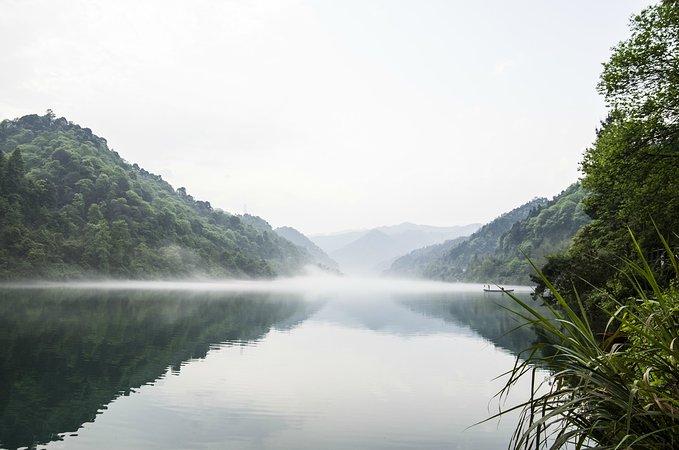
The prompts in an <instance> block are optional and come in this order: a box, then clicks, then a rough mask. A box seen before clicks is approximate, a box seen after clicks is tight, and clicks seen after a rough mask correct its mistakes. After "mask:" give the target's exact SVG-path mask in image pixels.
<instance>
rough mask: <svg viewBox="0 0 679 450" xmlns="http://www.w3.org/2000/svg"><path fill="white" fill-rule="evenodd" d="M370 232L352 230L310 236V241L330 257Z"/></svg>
mask: <svg viewBox="0 0 679 450" xmlns="http://www.w3.org/2000/svg"><path fill="white" fill-rule="evenodd" d="M368 231H369V230H352V231H340V232H338V233H330V234H312V235H309V239H311V240H312V241H313V243H314V244H316V245H318V246H319V247H320V248H322V249H323V251H324V252H326V253H327V254H328V255H329V254H331V253H332V252H334V251H335V250H339V249H341V248H342V247H344V246H345V245H348V244H351V243H352V242H354V241H355V240H356V239H359V238H360V237H361V236H364V235H365V234H366V233H367V232H368Z"/></svg>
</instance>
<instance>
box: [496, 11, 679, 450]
mask: <svg viewBox="0 0 679 450" xmlns="http://www.w3.org/2000/svg"><path fill="white" fill-rule="evenodd" d="M599 91H600V92H601V94H603V96H604V97H605V99H606V102H607V104H608V106H609V113H608V117H607V118H606V120H604V121H603V123H602V124H601V126H600V128H599V130H598V132H597V136H596V140H595V142H594V144H593V145H592V147H591V148H589V149H587V151H586V152H585V155H584V158H583V161H582V172H583V178H582V185H583V187H584V188H585V189H586V191H587V192H588V195H587V196H586V197H585V198H584V200H583V206H584V211H585V212H586V213H587V214H588V215H589V217H591V219H592V220H591V221H590V222H589V223H588V224H586V225H584V226H583V227H582V228H581V229H580V230H579V231H578V232H577V233H576V235H575V237H574V239H573V243H572V245H571V246H570V247H569V248H568V249H567V250H566V251H565V252H563V253H561V254H559V255H554V256H550V257H548V258H547V263H546V265H545V266H544V269H543V272H544V276H543V277H541V278H540V279H539V285H538V290H542V289H544V288H545V287H547V288H548V289H549V291H550V293H551V295H550V296H549V297H550V298H551V299H552V302H551V303H552V304H555V305H556V307H555V308H554V309H553V311H552V312H553V315H550V316H546V315H544V314H541V313H539V312H537V311H536V310H535V309H533V308H531V307H530V306H529V305H526V304H524V303H522V302H521V300H520V299H515V300H516V302H517V303H518V304H520V305H522V306H523V307H524V309H523V311H522V314H523V317H526V318H527V319H529V321H530V323H532V324H533V325H535V326H537V327H538V328H539V329H540V331H541V334H542V335H543V336H545V343H544V344H541V345H539V346H534V347H533V348H532V349H527V350H526V352H525V354H527V355H529V357H528V358H527V360H526V361H525V362H519V363H517V365H516V366H515V367H514V369H513V370H512V371H511V372H510V373H509V377H508V381H507V385H506V387H505V389H504V390H503V393H502V394H505V393H506V391H507V390H508V389H511V388H512V387H513V386H514V385H515V383H516V382H517V380H520V379H521V378H523V377H524V376H527V377H530V378H531V381H529V380H523V381H525V382H531V386H532V392H531V393H530V396H529V398H528V399H526V401H525V403H523V404H521V405H519V406H520V407H522V411H521V413H520V414H519V423H518V426H517V429H516V433H515V434H514V436H513V440H512V443H511V445H510V447H511V448H515V449H524V448H600V449H621V448H630V449H631V448H635V449H636V448H639V449H675V448H678V447H679V421H678V419H679V364H677V343H679V258H678V257H677V255H678V254H679V2H677V1H676V0H665V1H662V2H659V3H657V4H654V5H651V6H649V7H648V8H646V9H645V10H643V11H642V12H641V13H640V14H638V15H637V16H636V17H634V19H633V20H632V22H631V36H630V37H629V38H628V39H627V40H625V41H623V42H621V43H620V44H618V45H617V46H616V47H615V48H614V49H613V54H612V56H611V58H610V59H609V60H608V61H607V62H606V63H605V64H604V70H603V74H602V76H601V81H600V83H599ZM550 280H551V281H550ZM554 316H556V318H557V319H558V323H557V322H555V321H554V320H552V319H553V318H554ZM544 348H548V349H550V350H552V352H549V353H548V354H547V356H541V355H538V354H537V353H536V352H535V350H537V349H544ZM536 366H537V367H540V368H541V369H542V370H545V371H547V373H549V376H548V377H547V379H546V380H545V382H543V383H534V381H535V374H536V372H535V369H533V367H536Z"/></svg>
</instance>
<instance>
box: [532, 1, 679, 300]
mask: <svg viewBox="0 0 679 450" xmlns="http://www.w3.org/2000/svg"><path fill="white" fill-rule="evenodd" d="M599 90H600V92H601V93H602V94H603V95H604V97H605V99H606V102H607V104H608V105H609V107H610V113H609V116H608V118H607V119H606V121H605V122H604V123H603V124H602V126H601V129H600V130H598V132H597V138H596V141H595V142H594V145H593V146H592V147H591V148H589V149H588V150H587V151H586V153H585V156H584V159H583V161H582V172H583V174H584V177H583V180H582V184H583V186H584V187H585V188H586V189H587V190H588V191H589V192H590V196H589V197H588V198H587V199H586V200H585V210H586V212H587V213H588V214H589V215H590V216H591V217H592V219H593V220H592V222H591V223H590V224H589V225H587V226H585V227H584V228H583V229H582V230H581V232H580V233H579V234H578V235H577V236H576V238H575V241H574V243H573V246H572V247H571V249H570V250H569V252H568V254H567V255H565V256H563V255H562V256H559V257H558V258H553V259H552V260H550V261H549V262H548V264H547V266H546V267H545V269H544V271H545V274H546V275H547V276H549V277H552V278H553V279H554V281H555V283H556V285H557V287H559V288H560V289H561V290H562V291H567V290H568V291H570V289H571V288H572V284H573V283H574V284H575V285H576V287H577V289H578V291H579V292H581V293H586V292H588V291H589V292H591V291H592V290H593V287H596V288H602V287H603V288H606V290H607V291H608V292H609V293H610V294H614V295H618V296H620V295H622V294H624V293H625V292H624V290H625V288H624V286H625V284H624V283H621V275H620V272H619V271H618V270H616V267H618V266H620V263H621V260H620V258H621V257H623V258H633V257H635V255H634V253H633V251H632V249H631V247H630V245H629V240H628V238H627V233H628V228H629V229H631V230H632V231H633V232H634V233H635V235H636V236H637V237H638V240H639V243H640V246H641V249H642V251H643V253H644V256H645V257H646V258H647V259H648V260H649V261H650V262H651V263H652V264H653V265H655V266H656V267H658V268H659V269H660V273H659V277H658V278H659V280H660V281H661V282H662V283H665V284H667V283H668V282H669V278H670V276H669V273H668V271H667V270H666V268H667V265H665V266H664V267H665V270H662V267H663V261H666V260H667V254H666V252H665V249H664V247H663V245H662V244H661V242H660V240H659V238H658V235H657V234H656V231H655V230H654V229H653V228H654V227H653V226H652V224H651V220H653V221H654V222H655V223H656V224H657V227H658V229H659V230H660V231H661V232H662V233H663V234H665V235H666V236H667V239H668V240H669V244H670V248H677V245H678V244H679V242H678V239H679V238H678V237H677V235H676V234H674V233H676V232H677V231H679V182H678V180H679V95H678V94H679V2H677V1H664V2H661V3H659V4H656V5H653V6H650V7H648V8H646V9H645V10H643V11H642V12H641V13H640V14H639V15H637V16H636V17H635V18H634V19H633V20H632V22H631V36H630V37H629V39H627V40H625V41H623V42H621V43H620V44H619V45H618V46H616V47H615V48H614V49H613V54H612V56H611V58H610V59H609V61H608V62H606V63H605V64H604V70H603V74H602V76H601V82H600V84H599ZM649 224H651V225H650V226H649ZM582 279H587V280H588V282H587V283H584V282H582V281H581V280H582ZM627 292H628V293H629V290H627ZM591 299H592V301H597V296H596V295H595V296H593V297H591Z"/></svg>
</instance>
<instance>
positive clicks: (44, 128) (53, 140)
mask: <svg viewBox="0 0 679 450" xmlns="http://www.w3.org/2000/svg"><path fill="white" fill-rule="evenodd" d="M7 155H9V156H7ZM307 260H308V255H307V254H306V252H305V251H303V250H301V249H299V248H297V247H295V246H294V245H292V244H291V243H289V242H288V241H286V240H284V239H282V238H280V237H279V236H277V235H276V234H275V233H273V232H272V231H271V229H270V227H269V230H261V229H256V228H254V227H253V226H250V225H248V224H246V223H244V221H243V220H241V219H239V218H238V217H236V216H233V215H230V214H228V213H225V212H223V211H220V210H215V209H213V208H212V206H211V205H210V203H209V202H206V201H199V200H195V199H194V198H193V197H192V196H190V195H188V194H187V192H186V189H185V188H179V189H177V190H174V189H173V188H172V186H170V185H169V184H168V183H167V182H166V181H164V180H163V179H162V178H161V177H160V176H158V175H154V174H152V173H149V172H147V171H146V170H144V169H142V168H140V167H139V166H137V165H136V164H132V165H130V164H128V163H127V162H125V161H124V160H123V159H122V158H121V157H120V156H119V155H118V153H116V152H114V151H112V150H109V148H108V146H107V144H106V140H105V139H103V138H100V137H97V136H95V135H94V134H92V132H91V130H89V129H88V128H81V127H80V126H78V125H75V124H72V123H70V122H68V121H67V120H66V119H64V118H59V119H55V118H54V115H53V114H51V113H48V114H47V115H45V116H38V115H30V116H25V117H22V118H19V119H15V120H5V121H3V122H1V123H0V279H2V278H4V279H8V278H29V277H43V278H67V277H77V276H93V275H106V276H115V277H131V278H142V277H170V276H172V277H175V276H187V275H203V276H226V275H232V276H233V275H237V276H242V275H247V276H271V275H274V274H276V273H281V272H289V271H292V270H295V269H297V268H298V267H300V266H301V265H302V264H304V263H305V262H306V261H307Z"/></svg>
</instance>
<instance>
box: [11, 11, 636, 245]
mask: <svg viewBox="0 0 679 450" xmlns="http://www.w3.org/2000/svg"><path fill="white" fill-rule="evenodd" d="M647 3H648V2H647V1H643V0H607V1H603V0H601V1H591V0H575V1H569V2H554V1H538V0H532V1H531V0H529V1H523V2H507V1H502V0H496V1H488V2H473V1H467V0H459V1H447V0H432V1H427V2H418V1H394V0H380V1H364V0H361V1H359V0H343V1H329V0H317V1H301V0H275V1H274V0H271V1H260V0H252V1H245V0H242V1H241V0H234V1H228V2H226V1H224V2H217V1H207V0H203V1H159V0H158V1H148V2H137V1H115V2H114V1H106V2H104V1H65V0H56V1H55V0H42V1H22V2H18V1H17V2H13V1H4V2H2V14H0V39H1V40H2V43H3V50H2V56H0V61H1V62H2V71H0V111H1V115H2V118H12V117H16V116H20V115H24V114H30V113H44V111H45V110H46V109H47V108H52V109H53V110H54V112H55V113H56V114H57V115H58V116H65V117H67V118H68V119H69V120H72V121H74V122H77V123H80V124H81V125H83V126H85V127H90V128H92V130H93V131H94V132H95V133H96V134H98V135H100V136H103V137H105V138H106V139H107V140H108V142H109V144H110V146H111V147H112V148H113V149H115V150H116V151H118V152H119V153H120V154H121V156H123V157H124V158H125V159H127V160H128V161H130V162H137V163H139V165H140V166H142V167H144V168H145V169H147V170H149V171H152V172H154V173H158V174H160V175H162V176H163V178H164V179H166V180H168V181H169V182H170V183H172V184H173V185H174V186H175V187H179V186H186V187H187V190H188V192H189V193H190V194H192V195H193V196H194V197H196V198H198V199H203V200H208V201H210V202H211V203H212V204H213V205H214V206H215V207H220V208H223V209H225V210H227V211H231V212H235V213H242V212H243V210H244V209H245V208H246V207H247V210H248V212H250V213H252V214H256V215H259V216H262V217H264V218H266V219H267V220H268V221H269V222H270V223H271V224H272V225H273V226H274V227H278V226H284V225H289V226H293V227H295V228H297V229H299V230H300V231H302V232H304V233H307V234H309V233H320V232H330V231H334V230H341V229H368V228H374V227H377V226H379V225H385V224H394V223H400V222H403V221H404V220H408V221H413V222H417V223H427V224H431V225H439V226H449V225H461V224H469V223H476V222H481V223H484V222H487V221H488V220H490V219H492V218H493V217H495V216H496V215H497V214H498V213H500V212H502V211H507V210H509V209H511V208H513V207H515V206H518V205H520V204H522V203H524V202H526V201H528V200H530V199H531V198H532V197H535V196H548V197H551V196H552V195H554V194H556V193H557V192H559V191H560V190H562V189H564V188H565V187H566V186H568V185H569V184H570V183H572V182H573V181H574V180H575V179H576V178H577V177H578V172H577V166H578V161H579V160H580V156H581V154H582V151H583V150H584V149H585V148H586V147H587V146H588V145H589V144H590V142H591V141H592V139H593V136H594V129H595V127H596V124H597V123H598V121H599V120H600V119H601V118H603V114H604V108H603V102H602V100H601V99H600V98H599V96H598V95H597V94H596V92H595V84H596V82H597V79H598V75H599V72H600V68H601V63H602V62H603V61H604V60H606V58H607V57H608V55H609V48H610V47H611V46H612V45H614V44H615V43H617V42H618V41H619V40H621V39H623V38H624V37H625V36H626V35H627V22H628V18H629V16H630V15H631V14H632V13H634V12H636V11H638V10H640V9H641V8H642V7H643V6H644V5H645V4H647Z"/></svg>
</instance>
